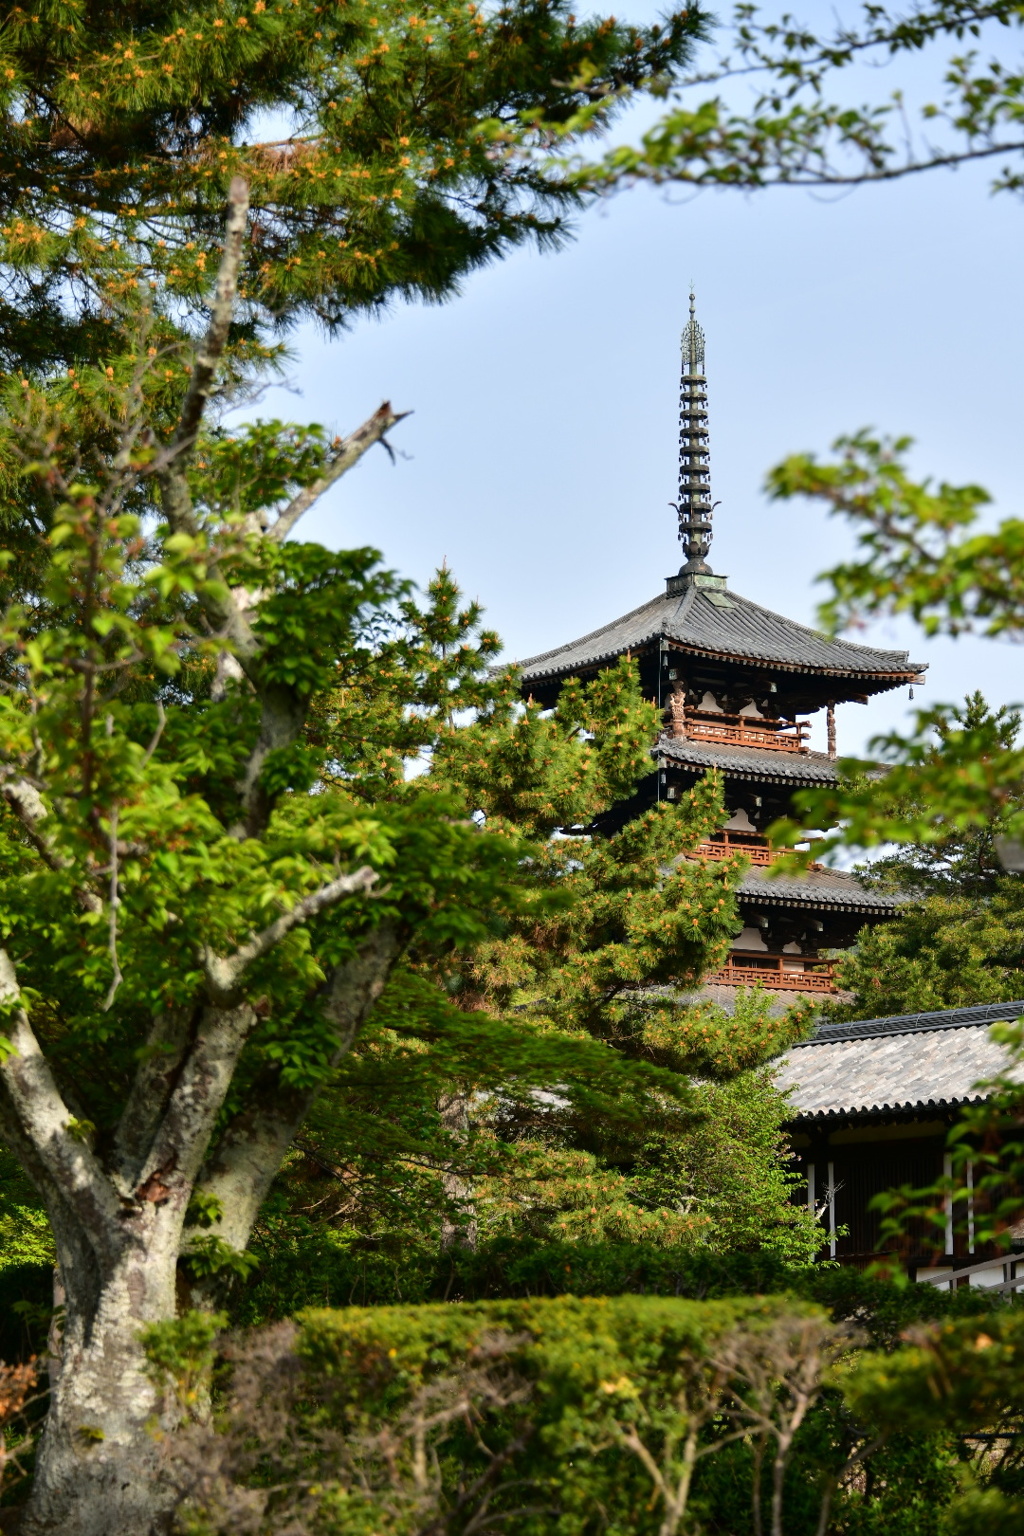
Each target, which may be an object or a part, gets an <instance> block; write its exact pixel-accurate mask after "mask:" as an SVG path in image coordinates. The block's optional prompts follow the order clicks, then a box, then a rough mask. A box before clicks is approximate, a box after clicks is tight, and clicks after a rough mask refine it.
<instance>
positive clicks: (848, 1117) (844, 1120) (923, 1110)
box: [785, 1093, 985, 1128]
mask: <svg viewBox="0 0 1024 1536" xmlns="http://www.w3.org/2000/svg"><path fill="white" fill-rule="evenodd" d="M984 1103H985V1095H984V1094H981V1093H969V1094H964V1095H963V1096H962V1097H959V1098H950V1099H905V1100H894V1101H893V1102H892V1103H882V1104H863V1105H860V1104H852V1105H848V1106H845V1107H843V1108H836V1109H803V1110H800V1112H799V1113H798V1114H795V1115H791V1116H790V1117H789V1118H788V1119H787V1120H786V1122H785V1123H786V1125H787V1126H791V1127H794V1128H802V1127H804V1126H807V1125H829V1126H840V1125H848V1124H850V1123H851V1122H853V1121H860V1122H864V1121H886V1120H895V1119H912V1120H919V1119H922V1118H924V1119H934V1118H935V1116H936V1114H938V1115H950V1114H953V1113H955V1112H956V1111H958V1110H960V1109H963V1108H965V1107H966V1106H967V1105H969V1104H984Z"/></svg>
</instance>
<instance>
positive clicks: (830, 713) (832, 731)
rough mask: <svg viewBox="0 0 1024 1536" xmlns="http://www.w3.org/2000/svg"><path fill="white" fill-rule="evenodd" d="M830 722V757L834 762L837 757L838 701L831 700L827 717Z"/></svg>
mask: <svg viewBox="0 0 1024 1536" xmlns="http://www.w3.org/2000/svg"><path fill="white" fill-rule="evenodd" d="M825 719H826V721H827V722H828V755H829V757H830V758H832V759H833V760H834V759H835V755H836V701H835V699H829V701H828V710H827V712H826V715H825Z"/></svg>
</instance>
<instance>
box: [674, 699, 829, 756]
mask: <svg viewBox="0 0 1024 1536" xmlns="http://www.w3.org/2000/svg"><path fill="white" fill-rule="evenodd" d="M676 729H678V725H677V727H676ZM810 729H811V728H810V726H809V725H808V724H807V722H806V721H803V720H766V719H763V718H761V719H758V718H757V717H756V716H754V717H751V716H750V715H725V714H722V715H717V714H715V715H712V714H706V715H702V714H698V713H696V712H695V711H692V710H689V709H688V710H686V711H684V714H683V734H684V735H685V736H686V738H687V739H688V740H689V741H717V742H718V743H719V744H720V745H722V746H729V747H757V748H759V749H760V750H761V751H765V750H767V751H770V752H807V751H809V750H810V748H809V747H808V746H807V744H806V739H805V738H806V737H807V735H808V734H809V732H810Z"/></svg>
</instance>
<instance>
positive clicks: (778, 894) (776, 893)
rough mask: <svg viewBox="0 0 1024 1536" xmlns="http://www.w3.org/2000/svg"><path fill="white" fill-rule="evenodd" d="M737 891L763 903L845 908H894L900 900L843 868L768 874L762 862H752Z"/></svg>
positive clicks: (780, 905) (860, 910)
mask: <svg viewBox="0 0 1024 1536" xmlns="http://www.w3.org/2000/svg"><path fill="white" fill-rule="evenodd" d="M737 894H738V895H740V896H746V897H748V898H756V899H757V901H758V902H760V903H761V904H762V905H764V906H778V907H803V906H806V907H841V908H843V909H844V910H845V911H848V912H896V911H898V910H899V908H900V907H901V906H902V904H903V899H902V898H901V897H899V896H890V895H888V894H886V893H883V892H882V891H876V890H872V888H871V887H870V886H866V885H862V884H861V882H860V881H859V880H858V879H857V877H856V875H851V874H847V872H846V871H845V870H842V869H824V868H818V869H808V870H805V871H804V873H803V874H800V875H792V876H790V875H780V876H776V877H774V878H770V877H769V871H768V870H767V869H765V868H764V866H758V865H752V866H751V868H750V869H748V870H747V872H746V874H745V875H744V876H743V879H742V880H741V881H740V884H739V885H738V886H737Z"/></svg>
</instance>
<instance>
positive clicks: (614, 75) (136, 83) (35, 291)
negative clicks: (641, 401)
mask: <svg viewBox="0 0 1024 1536" xmlns="http://www.w3.org/2000/svg"><path fill="white" fill-rule="evenodd" d="M705 29H706V23H705V20H704V18H703V15H702V13H701V12H700V11H699V10H698V9H696V8H694V7H690V8H689V9H687V10H684V11H682V12H680V13H678V14H676V15H674V16H671V17H670V18H668V19H667V20H666V21H665V22H664V23H663V24H661V25H656V26H653V27H637V26H632V25H629V24H627V23H623V22H618V21H615V20H614V19H613V18H601V17H593V18H588V19H587V20H583V21H577V20H576V18H575V17H574V16H573V15H571V14H570V12H569V7H568V5H567V4H565V3H563V0H512V3H510V4H507V5H502V6H501V7H499V8H498V9H497V10H494V11H488V10H486V9H484V8H481V7H480V6H479V5H477V4H475V3H470V4H466V3H464V0H459V3H458V4H456V3H452V0H441V3H433V4H431V5H430V6H428V7H427V8H426V9H425V10H423V11H418V10H417V9H416V8H415V7H411V8H410V7H408V6H404V5H401V6H399V5H395V4H393V3H390V0H383V3H382V4H377V3H376V0H374V3H373V4H371V3H370V0H365V3H364V0H352V3H344V4H339V5H328V4H324V3H319V0H191V3H190V4H188V5H187V6H174V5H172V6H171V7H170V8H168V7H166V6H156V7H154V6H152V5H149V4H142V3H138V0H128V3H126V4H124V5H121V6H117V7H113V8H101V9H98V10H97V9H96V8H95V7H85V6H83V5H81V4H80V3H78V0H39V3H38V4H37V5H33V6H31V7H29V8H28V9H23V8H22V7H19V6H15V7H12V8H9V10H8V13H7V15H6V19H5V26H4V30H3V41H2V44H0V109H2V111H0V170H2V175H0V268H2V270H3V275H4V283H3V299H2V302H0V363H2V366H3V367H5V368H6V369H9V370H12V371H13V370H19V371H21V372H23V373H24V372H28V373H35V372H37V371H38V370H39V369H48V368H53V367H57V366H59V365H64V366H72V367H74V366H77V365H79V364H80V363H82V362H85V361H97V360H99V358H100V356H101V355H103V354H106V353H109V352H110V351H112V350H116V349H117V348H118V347H119V345H120V342H119V335H120V333H119V330H118V327H117V323H116V321H117V313H118V311H119V309H120V308H121V307H122V306H123V305H125V304H130V303H131V302H133V298H134V294H135V290H136V287H137V285H138V284H139V283H140V282H141V283H142V284H143V285H144V286H147V285H148V284H149V283H151V282H152V283H153V284H155V285H156V288H157V290H158V291H159V293H160V294H161V295H165V296H166V298H167V300H168V303H169V306H170V308H171V309H173V312H174V314H175V315H176V316H177V317H179V318H180V319H184V320H185V321H186V323H187V321H188V318H189V317H190V316H195V315H196V314H197V312H201V310H202V308H203V305H204V304H205V301H206V296H207V294H208V291H209V286H210V281H211V277H212V274H213V273H214V271H215V270H216V267H217V264H218V261H219V251H220V244H221V222H222V208H223V203H224V198H225V195H226V192H227V189H228V186H229V183H230V181H231V178H232V177H233V176H236V175H241V176H242V177H244V179H245V180H246V181H247V182H248V184H249V187H250V195H251V201H252V207H253V214H254V216H253V221H252V230H251V240H250V244H249V247H248V251H247V253H246V257H245V262H244V266H243V269H242V271H241V274H240V280H239V281H240V291H239V298H240V307H239V311H238V314H237V316H236V323H237V324H238V326H239V335H238V344H239V346H241V345H242V343H243V342H246V343H247V345H248V346H249V347H250V348H252V347H253V346H254V345H255V344H256V342H257V340H258V338H259V336H260V335H261V334H262V333H264V332H265V331H266V329H267V328H269V329H270V330H273V329H275V328H277V327H279V326H280V325H281V324H283V323H287V322H288V321H290V320H292V319H295V318H297V317H300V316H310V317H313V318H315V320H316V321H318V322H319V323H320V324H321V325H323V326H325V327H326V328H327V329H328V330H334V329H336V328H338V327H339V326H343V325H344V324H345V323H346V322H347V321H348V320H349V319H350V318H351V317H352V316H353V315H354V314H357V313H359V312H365V311H367V310H371V311H373V310H376V309H379V308H380V307H381V306H383V305H385V304H387V303H388V302H389V301H391V300H394V299H396V298H408V297H421V298H427V299H430V300H437V299H441V298H444V297H446V296H448V295H450V294H451V293H452V292H454V291H455V290H456V289H457V287H458V284H459V281H460V279H461V278H462V277H463V276H464V275H465V274H466V273H467V272H469V271H471V270H473V268H475V267H478V266H480V265H481V264H482V263H484V262H486V261H488V260H491V259H493V258H494V257H496V256H500V255H501V254H503V253H504V252H507V251H508V250H509V249H511V248H512V247H514V246H516V245H518V244H522V243H523V242H530V241H534V242H539V243H541V244H548V245H550V244H554V243H557V242H558V241H559V240H561V239H563V238H564V237H565V235H566V234H567V233H568V228H569V225H568V220H569V219H570V218H571V215H572V214H573V212H574V211H575V210H576V209H578V208H579V207H580V205H581V202H582V201H583V200H584V198H585V196H586V188H585V186H584V184H583V183H582V182H581V181H580V179H579V178H578V177H576V176H574V175H573V174H572V172H571V170H569V169H567V168H566V167H565V166H564V165H563V164H560V163H558V162H557V161H556V160H555V159H554V158H553V157H552V156H551V155H550V154H549V153H548V149H547V145H548V143H549V142H550V140H549V137H548V136H547V134H546V132H545V131H543V130H538V131H536V132H532V131H531V130H530V128H529V124H530V122H531V121H532V119H533V118H534V117H537V118H540V119H543V120H545V121H548V120H550V121H551V122H557V123H559V124H561V125H564V126H565V127H566V128H567V129H568V130H569V132H570V138H571V137H573V136H576V135H577V134H578V133H583V132H586V131H587V130H588V129H590V128H593V127H596V126H599V125H600V124H602V123H605V122H607V120H608V117H609V114H610V113H612V112H613V111H614V110H615V108H616V106H617V105H618V104H619V103H620V102H621V101H622V100H623V99H624V97H625V96H626V95H628V94H629V93H630V92H632V91H634V90H636V89H640V90H643V89H645V88H646V87H648V86H649V85H651V84H652V83H659V84H661V85H664V83H665V82H666V81H668V80H671V79H672V78H673V77H674V75H675V74H676V73H677V71H678V70H679V68H680V66H681V65H682V64H683V63H684V62H685V61H686V60H687V59H688V58H689V57H690V54H691V51H692V47H693V43H694V41H695V40H696V39H698V38H700V37H701V36H703V35H704V32H705ZM104 360H108V359H107V358H106V357H105V359H104Z"/></svg>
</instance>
